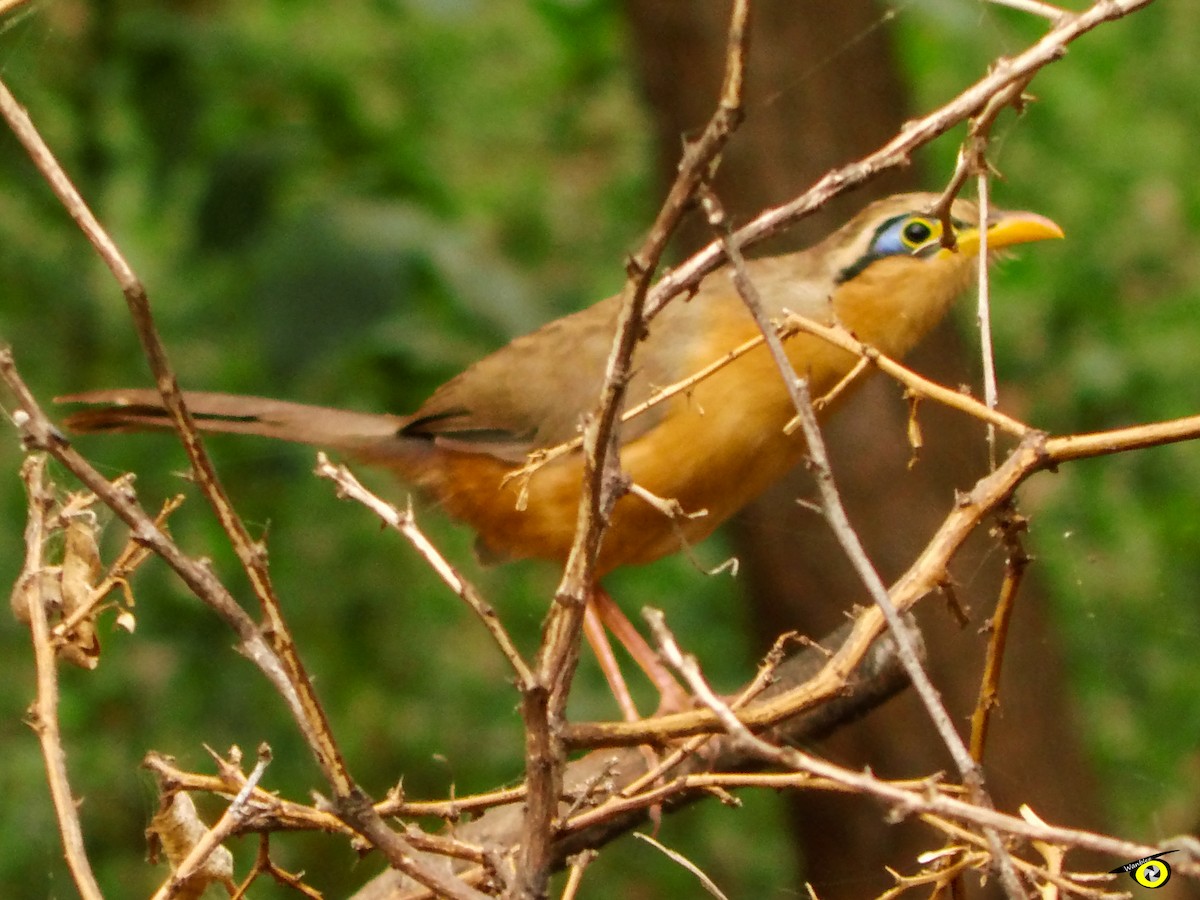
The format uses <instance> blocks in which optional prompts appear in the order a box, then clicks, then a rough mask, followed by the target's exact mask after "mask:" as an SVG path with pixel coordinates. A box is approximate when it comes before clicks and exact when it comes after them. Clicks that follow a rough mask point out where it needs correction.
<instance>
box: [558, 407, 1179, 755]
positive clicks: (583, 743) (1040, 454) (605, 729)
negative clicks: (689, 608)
mask: <svg viewBox="0 0 1200 900" xmlns="http://www.w3.org/2000/svg"><path fill="white" fill-rule="evenodd" d="M1197 439H1200V415H1196V416H1187V417H1184V418H1181V419H1170V420H1167V421H1162V422H1152V423H1148V424H1145V425H1136V426H1133V427H1130V428H1119V429H1115V430H1112V431H1102V432H1096V433H1094V434H1082V435H1069V436H1066V437H1055V438H1050V437H1046V436H1045V435H1044V434H1042V433H1039V432H1030V433H1029V434H1027V435H1026V436H1025V438H1023V439H1022V441H1021V442H1020V444H1018V445H1017V447H1016V448H1015V449H1014V450H1013V452H1012V453H1011V454H1010V455H1009V457H1008V458H1007V459H1006V460H1005V461H1004V462H1003V463H1002V464H1001V465H1000V467H999V468H997V469H996V471H995V472H992V473H990V474H988V475H986V476H984V477H983V478H981V479H980V480H979V481H978V482H976V484H975V486H974V487H973V488H972V489H971V490H970V491H969V492H968V493H966V494H964V495H962V496H961V497H959V498H958V500H957V501H956V503H955V505H954V507H953V509H951V511H950V512H949V513H948V514H947V516H946V519H945V520H944V521H943V523H942V525H941V526H940V527H939V528H938V530H937V532H936V533H935V534H934V535H933V537H932V538H931V539H930V540H929V542H928V543H927V544H926V546H925V549H924V550H923V551H922V552H921V554H920V556H919V557H918V558H917V559H916V560H915V561H914V562H913V564H912V565H911V566H910V567H909V569H908V571H907V572H905V573H904V575H902V576H901V577H900V578H899V580H897V581H896V582H895V583H894V584H893V585H892V587H891V589H890V591H889V594H890V596H891V600H892V603H893V605H894V606H895V607H896V609H897V610H898V611H900V612H904V611H906V610H908V609H911V608H912V607H913V606H914V605H915V604H916V603H917V602H918V601H919V600H920V599H921V598H922V597H924V596H926V595H927V594H930V593H932V592H934V591H936V590H938V588H939V586H940V585H941V583H942V581H943V580H944V577H945V571H946V566H947V565H948V564H949V562H950V560H951V559H952V558H953V557H954V555H955V554H956V553H957V552H958V550H959V548H960V547H961V546H962V545H963V543H964V542H965V541H966V539H967V537H969V536H970V534H971V533H972V532H973V531H974V530H975V528H976V527H977V526H978V525H979V523H980V522H981V521H982V520H983V519H984V518H986V517H987V516H988V515H990V514H992V513H993V512H995V510H996V509H997V508H999V507H1000V506H1001V505H1002V504H1003V503H1004V502H1006V501H1007V499H1008V498H1009V497H1011V496H1012V494H1013V492H1014V491H1016V489H1017V488H1018V487H1019V486H1020V485H1021V484H1022V483H1023V482H1024V481H1025V480H1026V479H1028V478H1029V477H1031V476H1032V475H1034V474H1036V473H1037V472H1041V471H1046V470H1049V471H1053V470H1055V469H1056V468H1057V467H1058V466H1060V465H1062V464H1063V463H1067V462H1071V461H1073V460H1077V459H1089V458H1093V457H1097V456H1105V455H1109V454H1114V453H1123V452H1128V451H1130V450H1140V449H1145V448H1147V447H1157V446H1161V445H1164V444H1172V443H1177V442H1180V441H1192V440H1197ZM884 626H885V622H884V619H883V614H882V613H881V612H880V611H879V609H878V608H877V607H870V608H867V609H865V610H863V611H862V612H861V613H859V615H858V616H857V617H856V618H855V621H854V628H853V629H852V631H851V632H850V635H849V636H848V638H847V639H846V641H845V642H844V643H843V644H842V645H841V646H840V647H839V648H838V650H837V652H836V653H834V654H833V655H832V656H831V657H830V659H829V662H828V663H827V664H826V666H825V667H824V668H823V669H822V670H821V672H820V673H819V674H818V675H816V676H815V677H814V678H813V679H812V680H811V681H810V682H808V683H806V684H805V685H802V686H800V687H797V688H794V689H792V690H789V691H788V692H787V693H785V694H783V695H781V696H778V697H773V698H771V699H769V700H764V701H761V702H758V703H753V704H751V705H750V706H749V707H748V708H747V709H746V710H744V711H741V712H739V713H738V718H739V719H740V720H741V721H742V722H744V723H745V724H746V725H747V726H748V727H750V728H751V729H752V730H760V729H762V728H766V727H769V726H771V725H773V724H774V723H776V722H779V721H781V720H783V719H785V718H787V717H788V716H791V715H794V714H795V713H796V712H797V711H799V710H803V709H808V708H810V707H812V706H814V705H816V704H818V703H821V702H824V701H826V700H828V699H829V698H830V697H832V696H835V695H836V694H837V692H838V691H839V690H840V685H841V684H842V680H843V679H844V677H845V674H846V673H847V672H850V671H852V670H853V669H854V667H855V666H856V665H857V664H858V662H859V661H860V660H861V659H862V657H863V654H864V653H865V652H866V651H867V649H868V648H869V647H870V646H871V644H872V642H873V641H874V640H875V638H876V637H878V636H879V635H880V634H881V633H882V632H883V631H884ZM715 724H716V719H715V717H714V716H713V714H712V713H711V712H710V711H708V710H693V711H691V712H685V713H675V714H673V715H669V716H660V717H658V718H654V719H646V720H644V721H641V722H602V723H601V722H591V723H572V724H571V725H568V726H566V727H565V728H564V732H563V737H564V740H565V741H566V743H567V745H568V746H569V747H599V746H627V745H631V744H646V743H650V744H653V743H662V742H666V741H671V740H675V739H677V738H681V737H688V736H690V735H694V734H699V733H702V732H706V731H711V730H712V729H713V727H714V725H715Z"/></svg>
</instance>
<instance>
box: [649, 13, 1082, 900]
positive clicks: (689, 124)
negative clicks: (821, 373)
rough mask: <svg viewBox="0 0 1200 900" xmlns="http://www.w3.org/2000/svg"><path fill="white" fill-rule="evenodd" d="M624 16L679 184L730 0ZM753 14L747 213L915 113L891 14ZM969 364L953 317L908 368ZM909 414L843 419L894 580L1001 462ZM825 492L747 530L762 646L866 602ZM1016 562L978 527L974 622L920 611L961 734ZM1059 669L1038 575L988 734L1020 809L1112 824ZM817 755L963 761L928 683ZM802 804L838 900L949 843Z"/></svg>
mask: <svg viewBox="0 0 1200 900" xmlns="http://www.w3.org/2000/svg"><path fill="white" fill-rule="evenodd" d="M627 11H628V16H629V21H630V23H631V28H632V36H633V41H634V45H635V48H636V50H635V53H636V56H637V59H638V64H639V65H640V67H641V77H642V79H643V85H644V90H645V93H646V96H647V99H648V102H649V106H650V109H651V111H652V115H653V116H654V118H655V121H656V125H657V128H658V129H659V137H660V141H661V144H660V146H661V148H662V150H661V159H662V172H663V177H664V179H665V178H667V177H668V176H669V175H670V174H672V173H673V171H674V166H675V164H676V161H677V159H678V148H679V141H680V137H681V135H683V134H686V133H688V132H690V131H692V130H694V129H696V128H698V127H700V126H702V125H703V123H704V121H705V120H706V118H707V116H708V115H709V114H710V112H711V109H712V105H713V101H714V98H715V96H716V92H717V88H718V86H719V83H720V77H721V71H722V66H723V57H724V51H725V28H726V25H727V17H728V12H729V4H728V3H718V2H714V0H670V2H666V3H664V2H661V0H629V2H628V3H627ZM754 12H755V21H754V31H753V39H752V47H751V56H750V60H751V62H750V72H749V79H748V98H747V105H746V110H747V119H746V122H745V124H744V126H743V127H742V129H741V131H740V132H739V133H738V135H736V136H735V138H734V141H733V143H732V146H731V147H730V149H729V150H728V152H727V153H726V155H725V159H724V161H723V163H722V166H721V169H720V173H719V176H718V179H717V190H718V193H719V195H720V196H721V197H722V199H723V202H724V203H725V206H726V208H727V209H728V210H729V211H730V212H731V214H733V215H734V216H735V218H737V219H739V220H744V219H745V218H747V217H748V216H750V215H752V214H753V213H755V212H757V211H758V210H759V209H761V208H762V207H765V206H768V205H773V204H778V203H780V202H782V201H784V200H786V199H788V198H790V197H792V196H794V195H795V194H797V193H798V192H800V191H801V190H802V189H803V188H804V187H806V186H807V185H808V184H810V183H811V182H812V181H814V180H815V179H816V178H817V177H819V176H820V175H821V174H822V173H823V172H824V171H825V170H827V169H828V168H830V167H832V166H835V165H838V164H840V163H844V162H847V161H849V160H852V159H854V158H855V157H857V156H860V155H862V154H864V153H866V152H869V151H870V150H872V149H874V148H875V147H877V146H879V145H880V144H882V143H883V142H884V141H885V140H887V138H889V137H890V136H891V135H892V134H894V133H895V131H896V130H897V129H898V128H899V127H900V124H901V123H902V122H903V121H904V119H905V118H906V116H908V114H909V111H908V109H907V108H906V98H905V90H904V85H903V83H902V81H901V77H900V73H899V69H898V67H897V65H896V62H895V59H894V56H893V53H892V49H891V45H890V43H889V38H890V35H889V32H888V29H887V28H886V27H881V23H880V14H881V10H880V9H879V8H877V7H876V5H875V4H874V3H872V2H869V0H809V2H805V3H796V2H795V0H764V2H759V3H756V4H755V11H754ZM915 181H916V179H915V176H914V173H913V172H911V171H908V172H897V173H891V174H889V175H888V176H887V177H885V178H882V179H879V180H877V181H875V182H873V183H872V184H871V185H870V186H869V187H868V188H866V189H865V190H864V191H860V192H857V193H855V194H854V195H852V196H851V197H849V198H848V199H846V200H843V201H840V202H839V204H836V205H834V206H833V207H832V208H830V209H827V210H823V211H822V212H821V214H819V215H817V216H814V217H812V218H810V219H808V220H806V221H805V222H803V223H802V224H801V225H800V226H799V227H797V228H795V229H793V230H792V232H790V233H789V235H788V236H787V237H786V239H785V240H784V241H783V242H781V245H783V244H786V245H791V246H802V245H804V244H806V243H809V242H811V240H812V239H814V238H815V237H817V236H819V235H821V234H824V233H825V232H826V231H827V230H828V229H830V228H832V227H833V226H835V225H837V224H839V223H840V222H841V221H842V220H843V219H844V218H845V217H846V215H847V214H848V213H849V212H850V211H852V210H854V209H857V208H858V207H859V206H861V205H862V204H863V203H864V202H866V201H867V200H868V199H870V197H872V196H882V195H885V194H888V193H892V192H895V191H897V190H903V189H906V188H911V187H913V186H914V185H915ZM697 219H698V217H697ZM708 238H709V235H708V234H707V233H706V232H705V231H704V229H703V223H702V222H699V221H697V222H695V223H693V228H692V230H691V231H690V232H689V233H687V234H685V235H684V238H683V240H684V242H686V243H687V244H688V245H689V246H695V245H696V244H698V243H699V242H702V241H706V240H707V239H708ZM770 249H771V250H777V249H781V246H775V247H772V248H770ZM759 252H762V251H761V250H760V251H759ZM966 360H967V354H966V353H965V352H964V348H963V346H962V342H961V341H960V340H959V338H958V336H957V335H956V333H955V331H954V329H953V328H952V327H943V328H942V329H941V330H940V331H939V332H937V333H936V334H935V335H934V336H933V337H932V339H931V340H929V341H928V342H927V343H926V344H925V346H924V348H923V349H922V351H921V352H920V353H918V354H916V355H914V357H913V358H912V359H911V360H910V362H911V363H912V364H913V365H914V366H915V367H916V368H917V369H918V370H919V371H923V372H925V373H927V374H929V375H931V376H933V377H935V378H938V379H939V380H941V381H943V382H945V383H949V384H956V383H959V382H962V381H966V380H969V379H970V378H971V373H972V371H973V367H972V365H971V364H970V363H969V362H967V361H966ZM905 416H906V406H905V404H904V403H903V402H902V400H901V397H900V393H899V389H898V388H897V387H896V386H895V385H893V384H890V383H886V382H884V381H883V380H882V379H876V380H875V381H874V382H873V383H872V384H871V385H870V386H869V387H868V388H866V389H865V390H863V391H862V392H861V393H860V394H859V395H858V397H857V398H856V399H855V400H854V401H853V402H852V403H850V404H848V405H847V406H846V407H845V408H844V409H843V411H842V413H841V415H840V416H839V417H838V418H836V419H835V421H833V422H832V423H830V427H829V428H828V429H827V436H828V439H829V442H830V445H831V452H832V455H833V460H834V467H835V474H836V475H837V478H838V483H839V486H840V488H841V491H842V495H843V498H844V500H845V501H846V503H847V506H848V507H849V510H850V513H851V516H852V519H853V521H854V523H855V524H856V526H857V528H858V531H859V534H860V536H861V537H862V539H863V541H864V542H865V544H866V545H867V548H868V551H869V552H870V553H871V557H872V559H873V560H874V561H875V564H876V566H877V567H878V568H879V570H880V572H881V574H882V575H883V576H884V578H885V579H886V580H889V581H890V580H891V579H893V578H894V577H895V576H896V575H898V574H899V573H900V572H902V571H903V570H904V569H905V568H906V567H907V566H908V565H909V563H910V562H911V560H912V559H913V558H914V555H915V553H916V552H917V551H918V549H919V548H920V547H921V546H922V545H923V544H924V542H925V540H926V539H927V537H928V536H929V535H930V534H931V533H932V531H933V529H934V528H935V527H936V526H937V524H938V523H939V522H940V521H941V519H942V517H943V516H944V515H945V513H946V512H947V510H948V509H949V507H950V505H951V503H952V502H953V492H954V489H955V488H960V489H961V488H966V487H969V486H970V485H971V484H972V483H973V482H974V480H975V479H976V478H977V477H979V475H981V474H982V472H983V465H984V461H985V450H984V445H983V442H982V438H981V430H980V429H979V428H976V427H974V426H973V425H972V424H971V423H969V422H968V421H967V420H965V419H964V418H962V417H960V416H952V415H949V414H946V413H944V412H943V411H942V410H940V409H935V408H933V407H932V405H931V404H927V405H925V406H924V407H922V410H921V424H922V427H923V430H924V435H925V442H926V446H925V448H924V450H923V451H922V454H921V458H920V460H919V462H918V463H917V464H916V465H915V466H914V467H913V468H912V470H911V471H909V470H908V469H907V465H908V462H909V457H910V450H909V447H908V445H907V442H906V437H905ZM812 494H813V490H812V486H811V483H810V481H809V480H808V478H807V476H805V475H804V474H803V473H800V472H798V473H796V474H795V476H794V477H793V478H791V479H790V480H789V481H788V482H787V483H784V484H781V485H779V486H778V488H777V489H776V490H774V491H773V492H772V493H771V494H770V495H768V496H766V497H764V498H763V499H762V500H761V501H760V502H758V503H757V504H755V505H754V506H753V507H752V508H750V509H749V510H747V511H746V512H745V513H744V514H743V515H742V516H740V517H739V519H738V520H737V521H736V522H735V523H734V525H733V526H732V532H733V533H732V539H733V541H734V543H735V546H736V551H737V554H738V556H739V557H740V558H741V561H742V565H743V567H742V573H743V574H742V576H741V579H742V584H743V588H744V590H745V592H746V595H747V603H748V604H749V607H750V612H749V618H750V620H751V621H752V622H753V627H754V629H755V632H756V634H757V638H758V641H759V644H760V645H761V646H766V645H767V644H769V642H770V641H771V640H773V639H774V638H775V636H776V635H778V634H780V633H781V632H783V631H786V630H789V629H798V630H800V631H801V632H803V633H805V634H809V635H812V636H820V635H822V634H824V633H826V632H828V631H830V630H832V628H834V627H836V625H837V624H839V623H840V622H841V621H842V620H843V616H844V614H845V611H846V610H847V609H849V607H850V606H851V605H852V604H855V603H865V602H868V601H867V598H866V597H865V595H864V591H863V589H862V588H861V586H860V584H859V582H858V580H857V579H856V577H855V576H854V575H853V573H852V572H851V570H850V568H849V566H848V564H847V563H845V561H844V559H843V555H842V553H841V551H840V549H839V548H838V547H837V545H836V542H835V540H834V539H833V538H832V537H831V536H830V535H829V533H828V529H827V528H826V527H825V525H824V523H823V521H822V520H821V519H820V518H819V516H817V515H815V514H813V513H811V512H809V511H807V510H805V509H803V508H801V507H800V506H798V505H797V504H796V502H795V500H796V498H797V497H798V496H804V497H809V496H812ZM901 523H902V527H897V526H898V525H901ZM1002 562H1003V560H1002V554H1001V552H1000V551H999V550H997V549H995V547H994V544H993V543H992V542H989V541H987V540H986V539H983V540H979V541H976V543H975V545H974V546H973V548H971V549H970V550H969V551H968V552H967V553H965V554H964V555H963V556H962V557H961V558H960V559H959V560H958V562H957V564H956V567H955V573H956V580H957V596H958V597H959V599H960V600H961V601H962V602H963V603H964V604H965V605H967V606H968V607H969V611H970V617H971V623H970V624H969V625H968V626H967V627H966V628H965V629H963V628H959V627H958V626H957V625H956V624H955V622H954V620H953V618H952V617H951V615H950V614H949V613H948V612H947V611H946V608H945V605H944V604H942V603H940V602H939V601H938V599H937V598H930V599H929V600H927V601H926V602H925V603H924V604H923V607H924V608H923V609H922V610H921V622H922V627H923V629H924V632H925V635H926V639H927V642H928V645H929V648H930V668H931V671H932V675H933V678H934V680H935V683H936V684H937V685H938V687H939V689H940V690H941V691H942V693H943V696H944V698H945V700H946V702H947V704H948V705H949V707H950V710H951V712H952V714H953V715H954V720H955V722H956V723H958V724H959V725H960V727H961V729H962V730H963V731H964V732H965V731H966V730H967V728H968V727H969V724H968V721H967V717H968V716H969V714H970V711H971V709H972V708H973V704H974V698H975V693H976V691H977V689H978V678H979V669H980V661H981V660H982V657H983V644H984V641H985V640H986V638H985V637H984V636H982V635H980V633H979V629H980V626H981V625H983V624H984V623H985V622H986V621H987V617H988V616H989V615H990V611H991V609H992V606H993V603H994V598H995V596H996V589H997V587H998V584H999V572H1000V568H1001V564H1002ZM1031 672H1036V673H1037V674H1036V678H1031V677H1030V673H1031ZM1061 672H1062V665H1061V662H1060V658H1059V652H1058V648H1057V644H1056V640H1055V637H1054V635H1053V634H1052V633H1051V632H1050V631H1049V629H1048V627H1047V623H1046V619H1045V612H1044V608H1043V604H1042V603H1041V602H1040V601H1039V598H1038V597H1037V595H1036V586H1034V585H1033V584H1031V583H1027V584H1026V587H1025V589H1024V591H1023V592H1022V595H1021V598H1020V605H1019V608H1018V611H1017V616H1016V621H1015V625H1014V632H1013V634H1012V636H1011V638H1010V642H1009V650H1008V654H1007V657H1006V666H1005V673H1006V677H1005V678H1004V681H1003V685H1002V694H1001V702H1002V707H1001V709H1000V710H999V712H998V717H997V721H996V722H995V725H994V727H993V733H992V736H991V740H990V742H989V745H988V756H987V763H988V766H987V769H988V776H989V784H990V786H991V789H992V791H993V793H994V795H995V797H996V800H997V803H999V804H1000V805H1001V806H1003V807H1006V808H1010V809H1011V808H1012V804H1013V803H1015V802H1017V801H1019V800H1026V799H1027V800H1029V801H1031V802H1032V803H1033V804H1035V808H1036V810H1037V812H1038V813H1039V814H1041V815H1043V816H1046V817H1048V818H1050V819H1054V820H1061V821H1064V822H1067V823H1072V824H1075V825H1079V826H1099V825H1100V824H1101V822H1100V821H1099V820H1098V816H1097V813H1096V809H1095V797H1096V793H1095V791H1094V785H1093V783H1092V781H1091V778H1090V776H1089V774H1088V771H1089V769H1088V765H1087V764H1086V762H1084V760H1083V757H1082V754H1081V751H1080V749H1079V741H1078V737H1077V732H1076V729H1075V727H1074V722H1073V718H1072V715H1071V713H1072V710H1071V709H1070V707H1069V706H1068V702H1069V701H1068V698H1067V697H1066V696H1065V692H1064V691H1063V689H1062V687H1061V686H1062V684H1063V680H1062V677H1061ZM1029 736H1036V737H1035V738H1034V739H1033V740H1030V739H1029ZM1047 747H1053V748H1054V751H1053V753H1047V752H1046V748H1047ZM820 749H821V752H822V753H824V754H825V755H827V756H829V757H830V758H832V759H833V760H835V761H838V762H841V763H844V764H846V765H850V766H864V765H868V764H869V765H871V766H872V767H873V768H874V770H875V771H876V772H878V773H879V774H881V775H885V776H892V777H904V776H910V775H917V774H921V773H926V772H930V771H935V770H940V769H946V770H950V769H951V764H950V760H949V757H948V755H947V753H946V751H945V750H944V748H943V747H942V746H941V744H940V742H939V741H938V739H937V737H936V736H935V734H934V732H933V730H932V728H931V727H930V726H929V725H928V723H927V719H926V717H925V714H924V712H923V710H922V709H921V708H920V707H919V704H918V703H917V701H916V700H915V698H914V697H913V695H912V693H911V692H907V693H906V694H905V695H903V696H902V697H901V698H899V699H897V700H895V701H893V702H892V703H890V704H888V705H887V706H886V707H884V708H882V709H880V710H877V711H876V712H874V713H873V714H872V715H871V716H869V717H868V718H867V719H866V720H865V721H864V722H862V723H860V724H859V725H858V726H855V727H852V728H848V729H845V730H844V731H843V732H842V733H841V734H839V735H837V736H836V737H835V738H834V739H832V740H830V741H827V742H825V743H824V744H823V745H822V747H821V748H820ZM790 815H791V821H792V823H793V825H794V828H795V839H796V849H797V853H798V854H800V856H801V858H802V859H803V860H804V865H803V867H802V869H803V871H804V873H805V874H804V877H805V878H806V879H807V880H809V881H811V882H812V884H813V885H814V887H815V888H816V890H817V894H818V896H820V897H821V898H822V900H837V898H842V897H845V898H851V897H853V898H861V897H867V896H874V895H876V894H877V893H878V892H879V891H880V890H882V889H884V888H886V887H887V886H888V885H889V884H890V879H889V877H888V876H887V874H886V872H885V871H884V869H883V867H884V866H885V865H888V866H893V867H895V868H897V869H898V870H900V871H911V870H912V869H913V867H914V865H915V863H914V856H915V854H916V853H918V852H920V851H921V850H925V849H929V848H930V846H931V845H932V844H934V843H936V838H935V837H933V836H932V835H931V833H930V832H929V831H928V830H926V829H924V828H922V827H920V826H918V825H913V824H907V825H900V826H895V825H888V824H886V823H885V822H884V815H883V812H882V810H881V809H880V808H879V807H877V806H876V805H874V804H872V803H866V802H863V801H861V800H860V799H856V798H845V797H839V796H835V795H822V794H818V793H810V794H804V795H799V796H796V795H793V799H792V800H791V803H790Z"/></svg>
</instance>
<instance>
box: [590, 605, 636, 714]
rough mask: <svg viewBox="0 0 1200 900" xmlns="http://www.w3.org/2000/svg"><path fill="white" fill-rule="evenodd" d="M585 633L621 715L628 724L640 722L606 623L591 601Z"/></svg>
mask: <svg viewBox="0 0 1200 900" xmlns="http://www.w3.org/2000/svg"><path fill="white" fill-rule="evenodd" d="M583 633H584V635H585V636H586V637H587V639H588V643H589V644H591V645H592V652H593V653H595V654H596V661H597V662H598V663H600V671H601V672H603V673H604V678H605V680H606V681H607V682H608V687H609V689H610V690H611V691H612V694H613V697H615V698H616V700H617V705H618V706H619V707H621V715H623V716H624V717H625V721H626V722H636V721H638V720H639V719H640V718H641V716H640V715H639V714H638V711H637V707H636V706H634V705H633V697H632V696H631V695H630V693H629V686H628V685H627V684H626V683H625V676H624V675H622V674H621V667H620V665H618V663H617V658H616V656H614V655H613V651H612V645H611V644H609V642H608V635H607V634H605V632H604V623H603V622H601V621H600V617H599V616H598V615H597V613H596V604H595V603H593V602H591V601H589V602H588V604H587V606H585V607H584V610H583Z"/></svg>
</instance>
